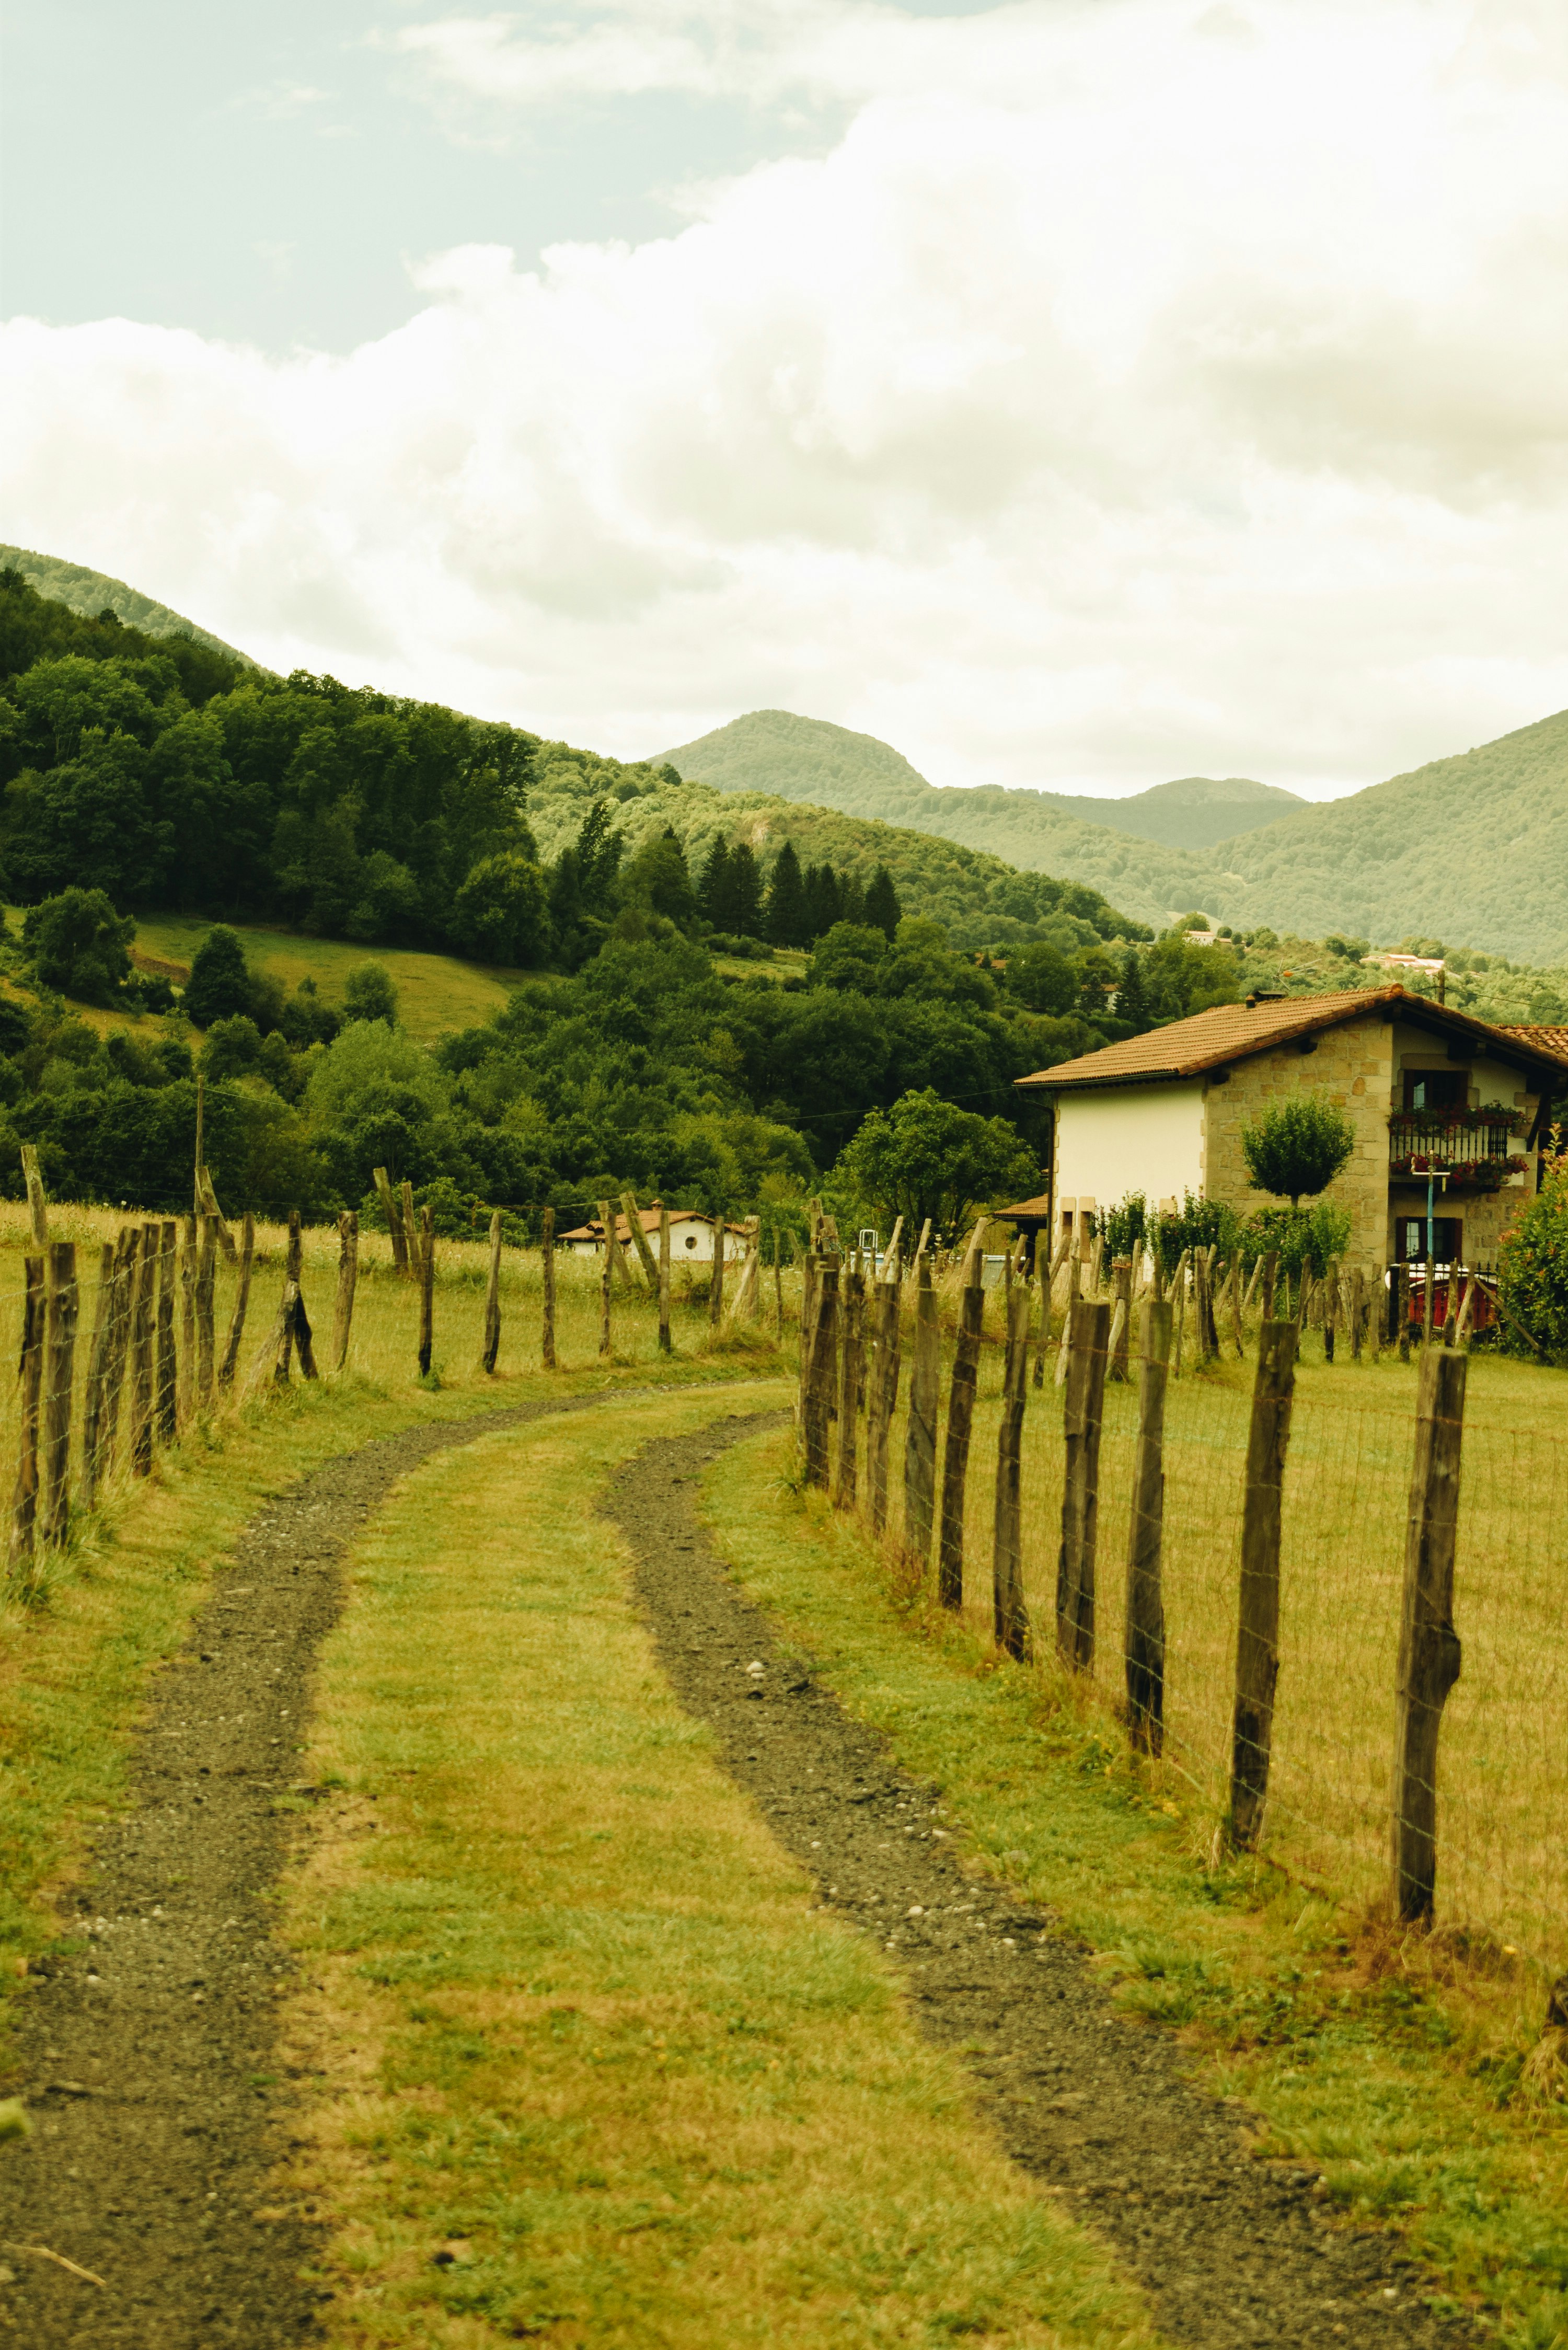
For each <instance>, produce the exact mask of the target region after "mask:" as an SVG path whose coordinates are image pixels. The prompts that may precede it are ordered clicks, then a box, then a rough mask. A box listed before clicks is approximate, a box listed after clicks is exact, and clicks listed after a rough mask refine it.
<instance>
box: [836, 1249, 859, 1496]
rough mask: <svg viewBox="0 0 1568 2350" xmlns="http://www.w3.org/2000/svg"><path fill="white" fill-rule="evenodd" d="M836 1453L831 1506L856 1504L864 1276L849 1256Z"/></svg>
mask: <svg viewBox="0 0 1568 2350" xmlns="http://www.w3.org/2000/svg"><path fill="white" fill-rule="evenodd" d="M838 1318H839V1324H840V1332H839V1342H840V1343H839V1376H838V1457H837V1460H836V1462H835V1464H834V1472H833V1506H834V1508H835V1509H836V1510H852V1509H853V1508H854V1507H855V1501H856V1492H857V1477H858V1462H857V1457H856V1445H857V1437H858V1433H859V1431H858V1429H857V1422H856V1410H855V1404H856V1398H857V1395H858V1394H859V1391H860V1365H861V1355H862V1351H863V1344H864V1325H865V1318H866V1276H865V1274H863V1273H862V1272H861V1271H860V1268H859V1263H858V1260H852V1261H851V1263H850V1265H849V1269H848V1271H847V1272H846V1274H845V1276H844V1285H843V1291H842V1295H841V1304H840V1310H839V1317H838Z"/></svg>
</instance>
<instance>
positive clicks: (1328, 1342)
mask: <svg viewBox="0 0 1568 2350" xmlns="http://www.w3.org/2000/svg"><path fill="white" fill-rule="evenodd" d="M1338 1328H1339V1263H1338V1260H1337V1259H1335V1260H1334V1261H1333V1262H1332V1263H1330V1264H1329V1266H1328V1269H1327V1271H1326V1272H1325V1274H1324V1282H1323V1359H1324V1362H1325V1363H1332V1362H1333V1360H1334V1336H1335V1333H1336V1332H1337V1330H1338Z"/></svg>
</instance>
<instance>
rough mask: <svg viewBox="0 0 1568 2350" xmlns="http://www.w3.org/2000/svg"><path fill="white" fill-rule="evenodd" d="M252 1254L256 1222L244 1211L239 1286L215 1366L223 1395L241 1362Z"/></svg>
mask: <svg viewBox="0 0 1568 2350" xmlns="http://www.w3.org/2000/svg"><path fill="white" fill-rule="evenodd" d="M255 1254H256V1220H255V1218H254V1216H253V1215H252V1213H251V1211H250V1210H249V1209H248V1208H247V1209H246V1210H245V1220H244V1224H243V1225H242V1226H241V1228H240V1285H239V1288H238V1290H237V1292H236V1293H235V1296H234V1314H233V1315H232V1316H231V1318H230V1322H229V1336H228V1343H227V1344H226V1346H225V1347H224V1348H223V1361H222V1363H221V1364H220V1365H219V1367H218V1385H219V1387H220V1388H222V1389H223V1392H224V1393H225V1394H227V1392H228V1390H229V1389H230V1388H232V1387H233V1386H234V1367H235V1366H236V1364H237V1363H238V1361H239V1359H240V1341H241V1339H242V1338H243V1337H244V1334H245V1309H246V1307H247V1306H248V1305H249V1304H250V1302H251V1272H252V1269H253V1267H254V1263H255Z"/></svg>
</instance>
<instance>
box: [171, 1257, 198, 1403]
mask: <svg viewBox="0 0 1568 2350" xmlns="http://www.w3.org/2000/svg"><path fill="white" fill-rule="evenodd" d="M179 1351H180V1370H179V1392H178V1396H177V1399H176V1403H175V1412H174V1416H175V1418H176V1419H177V1420H178V1421H179V1424H180V1426H181V1427H182V1428H183V1427H185V1426H186V1424H187V1423H188V1421H189V1419H190V1418H191V1409H192V1403H193V1402H194V1399H195V1392H196V1388H195V1382H196V1219H195V1217H194V1216H193V1215H190V1216H187V1217H186V1218H185V1221H184V1224H183V1227H182V1232H181V1235H180V1350H179Z"/></svg>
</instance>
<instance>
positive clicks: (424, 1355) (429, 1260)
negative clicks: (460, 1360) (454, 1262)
mask: <svg viewBox="0 0 1568 2350" xmlns="http://www.w3.org/2000/svg"><path fill="white" fill-rule="evenodd" d="M434 1347H435V1211H434V1210H433V1209H432V1208H431V1204H430V1201H428V1200H427V1201H425V1204H424V1206H423V1207H422V1208H421V1210H420V1377H421V1379H422V1378H429V1376H430V1367H431V1354H432V1352H433V1350H434Z"/></svg>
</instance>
